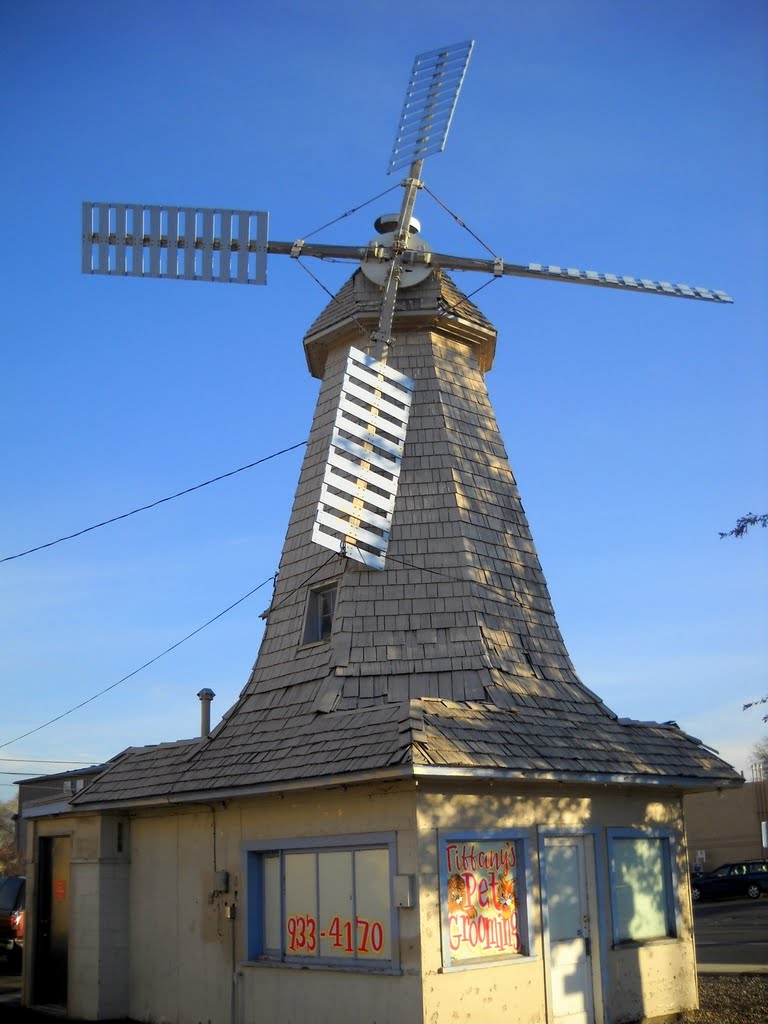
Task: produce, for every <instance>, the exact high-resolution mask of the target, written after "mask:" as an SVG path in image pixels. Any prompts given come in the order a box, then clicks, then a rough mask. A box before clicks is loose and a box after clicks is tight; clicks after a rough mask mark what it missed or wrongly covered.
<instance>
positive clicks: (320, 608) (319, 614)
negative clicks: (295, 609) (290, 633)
mask: <svg viewBox="0 0 768 1024" xmlns="http://www.w3.org/2000/svg"><path fill="white" fill-rule="evenodd" d="M336 589H337V584H336V583H332V584H331V585H330V586H324V587H318V589H317V590H310V592H309V599H308V601H307V615H306V619H305V621H304V639H303V643H305V644H316V643H320V641H322V640H327V639H328V638H329V637H330V635H331V628H332V627H333V612H334V609H335V607H336Z"/></svg>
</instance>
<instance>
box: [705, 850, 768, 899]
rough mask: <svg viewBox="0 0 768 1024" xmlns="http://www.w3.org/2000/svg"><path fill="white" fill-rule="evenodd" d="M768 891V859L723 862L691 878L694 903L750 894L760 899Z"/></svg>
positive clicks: (751, 897) (750, 896)
mask: <svg viewBox="0 0 768 1024" xmlns="http://www.w3.org/2000/svg"><path fill="white" fill-rule="evenodd" d="M763 893H768V860H742V861H738V862H737V863H734V864H721V865H720V867H719V868H715V870H714V871H710V872H709V873H708V874H706V875H698V876H697V877H695V878H692V879H691V897H692V899H693V901H694V903H696V902H698V901H699V900H703V899H718V898H722V897H727V896H749V898H750V899H753V900H756V899H759V898H760V896H761V895H762V894H763Z"/></svg>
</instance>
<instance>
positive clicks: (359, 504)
mask: <svg viewBox="0 0 768 1024" xmlns="http://www.w3.org/2000/svg"><path fill="white" fill-rule="evenodd" d="M413 389H414V382H413V381H412V380H411V379H410V378H409V377H406V376H405V374H402V373H398V371H397V370H394V369H392V367H390V366H387V365H386V364H385V363H382V362H380V361H379V360H376V359H373V358H372V357H371V356H368V355H366V354H365V353H364V352H361V351H359V349H356V348H350V350H349V354H348V356H347V364H346V368H345V370H344V378H343V381H342V386H341V393H340V395H339V402H338V405H337V407H336V419H335V421H334V427H333V435H332V437H331V446H330V450H329V452H328V458H327V460H326V464H325V475H324V477H323V486H322V491H321V494H320V500H319V502H318V506H317V512H316V513H315V524H314V528H313V531H312V540H313V541H314V542H315V544H319V545H320V546H321V547H325V548H330V549H331V550H332V551H339V552H343V553H345V554H346V555H347V557H348V558H352V559H354V560H355V561H358V562H362V563H363V565H365V566H367V567H368V568H369V569H383V568H384V566H385V563H386V554H387V547H388V545H389V533H390V529H391V527H392V515H393V512H394V507H395V498H396V497H397V485H398V481H399V478H400V463H401V461H402V458H403V451H404V445H405V436H406V432H407V429H408V417H409V415H410V409H411V394H412V392H413Z"/></svg>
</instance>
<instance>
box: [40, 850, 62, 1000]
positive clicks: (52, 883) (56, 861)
mask: <svg viewBox="0 0 768 1024" xmlns="http://www.w3.org/2000/svg"><path fill="white" fill-rule="evenodd" d="M69 859H70V839H69V836H50V837H45V838H43V839H41V840H40V846H39V849H38V857H37V933H36V936H35V937H36V942H35V974H34V979H33V999H34V1001H35V1003H37V1004H38V1005H44V1006H62V1007H64V1008H65V1009H66V1006H67V969H68V960H69Z"/></svg>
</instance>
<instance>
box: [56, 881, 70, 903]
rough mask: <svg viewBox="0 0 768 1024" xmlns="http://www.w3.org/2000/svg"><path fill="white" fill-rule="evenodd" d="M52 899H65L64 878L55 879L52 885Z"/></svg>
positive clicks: (65, 884)
mask: <svg viewBox="0 0 768 1024" xmlns="http://www.w3.org/2000/svg"><path fill="white" fill-rule="evenodd" d="M53 898H54V899H55V900H65V899H66V898H67V882H66V879H64V878H57V879H55V881H54V883H53Z"/></svg>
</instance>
